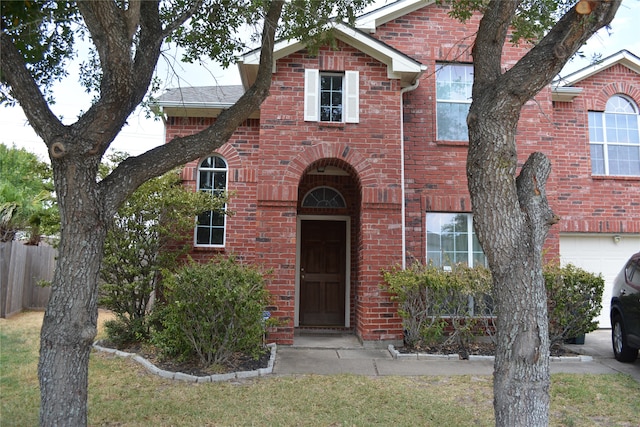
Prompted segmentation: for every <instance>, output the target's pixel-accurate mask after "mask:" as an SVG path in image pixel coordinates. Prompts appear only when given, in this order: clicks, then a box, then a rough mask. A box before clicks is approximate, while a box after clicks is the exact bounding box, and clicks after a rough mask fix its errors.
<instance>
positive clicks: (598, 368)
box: [273, 329, 640, 382]
mask: <svg viewBox="0 0 640 427" xmlns="http://www.w3.org/2000/svg"><path fill="white" fill-rule="evenodd" d="M568 347H569V348H570V349H572V350H573V351H575V352H576V353H578V354H581V355H585V356H590V357H582V358H563V360H555V359H553V360H552V361H551V373H552V374H553V373H560V372H564V373H574V374H581V373H583V374H588V373H590V374H612V373H617V372H620V373H625V374H629V375H631V376H632V377H633V378H635V379H636V380H637V381H639V382H640V360H637V361H636V362H635V363H632V364H628V363H620V362H618V361H616V360H615V359H614V357H613V351H612V350H611V330H610V329H601V330H597V331H595V332H592V333H590V334H588V335H587V336H586V339H585V344H584V345H568ZM273 373H274V374H276V375H295V374H318V375H330V374H345V373H350V374H358V375H369V376H382V375H408V376H419V375H492V374H493V360H492V358H479V359H478V360H455V359H441V358H438V359H431V358H429V359H417V358H412V359H405V358H399V359H394V358H393V356H392V355H391V353H390V352H389V350H387V349H370V348H364V347H363V346H362V345H361V344H360V342H359V341H358V339H357V338H356V337H355V336H353V335H327V336H318V335H316V336H296V337H295V339H294V345H293V346H282V345H280V346H278V350H277V355H276V361H275V365H274V368H273Z"/></svg>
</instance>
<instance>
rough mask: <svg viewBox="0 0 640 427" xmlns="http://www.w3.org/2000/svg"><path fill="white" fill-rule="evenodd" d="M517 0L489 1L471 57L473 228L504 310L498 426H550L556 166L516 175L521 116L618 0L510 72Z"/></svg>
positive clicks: (545, 164) (551, 35)
mask: <svg viewBox="0 0 640 427" xmlns="http://www.w3.org/2000/svg"><path fill="white" fill-rule="evenodd" d="M520 3H521V2H520V1H515V0H514V1H510V2H504V1H500V0H491V1H490V2H489V3H488V4H487V5H486V7H485V9H484V14H483V17H482V19H481V21H480V26H479V28H478V33H477V37H476V40H475V43H474V47H473V52H472V54H473V59H474V82H473V91H472V92H473V94H472V96H473V102H472V104H471V107H470V109H469V115H468V117H467V123H468V126H469V154H468V157H467V178H468V185H469V192H470V194H471V203H472V206H473V214H474V226H475V229H476V233H477V235H478V239H479V240H480V243H481V245H482V249H483V250H484V252H485V254H486V256H487V260H488V262H489V268H490V269H491V272H492V274H493V294H494V301H495V309H496V311H497V313H498V322H497V328H498V331H497V349H496V358H495V365H494V412H495V418H496V425H497V426H508V427H514V426H515V427H517V426H528V427H529V426H547V425H548V423H549V383H550V376H549V333H548V317H547V303H546V289H545V283H544V277H543V275H542V247H543V245H544V241H545V238H546V236H547V232H548V231H549V228H550V227H551V226H552V225H553V224H555V223H556V222H558V220H559V218H558V217H557V216H556V215H554V214H553V212H552V211H551V209H550V207H549V204H548V201H547V197H546V190H545V185H546V182H547V178H548V177H549V173H550V171H551V164H550V162H549V160H548V159H547V158H546V157H545V156H544V155H543V154H541V153H533V154H531V155H530V156H529V159H528V160H527V161H526V162H525V164H524V165H523V166H522V169H521V171H520V174H519V176H518V177H517V178H516V173H517V166H518V155H517V147H516V129H517V125H518V120H519V118H520V110H521V108H522V106H523V105H524V103H525V102H527V101H528V100H529V99H531V98H533V97H534V96H535V95H536V94H537V93H538V92H539V91H540V90H542V89H543V88H544V87H545V86H546V85H548V84H549V83H550V82H551V80H552V79H553V77H554V76H556V75H557V73H559V72H560V70H561V69H562V67H563V66H564V64H566V62H567V61H568V59H569V58H570V57H571V56H572V55H573V54H574V53H575V52H576V51H577V50H578V49H579V48H580V46H582V44H583V43H584V42H585V41H586V40H587V39H588V38H589V37H590V36H591V35H592V34H593V33H594V32H595V31H597V30H598V29H599V28H601V27H602V26H604V25H607V24H609V23H610V22H611V20H612V19H613V16H614V15H615V12H616V10H617V8H618V6H619V5H620V0H614V1H608V2H598V3H595V2H594V3H593V6H594V8H593V9H591V8H590V10H589V15H590V16H584V15H581V14H580V12H578V11H577V10H576V8H575V7H573V8H570V9H569V10H568V11H567V12H566V13H565V15H564V16H562V18H561V19H560V20H559V21H558V22H557V23H556V25H554V27H553V28H551V29H550V31H549V32H547V34H546V35H545V37H544V38H543V39H542V40H541V41H540V42H539V43H538V44H537V45H536V46H535V47H533V48H532V49H531V50H530V51H529V52H527V54H525V55H524V56H523V57H522V58H521V59H520V60H519V61H518V62H517V63H516V64H515V65H514V66H513V67H511V68H510V69H509V70H507V71H505V72H503V68H502V67H503V64H502V54H503V47H504V43H505V40H506V38H507V33H508V31H509V27H510V25H511V23H512V22H513V19H514V17H515V15H516V13H517V10H518V7H519V5H520ZM589 4H590V5H591V2H589Z"/></svg>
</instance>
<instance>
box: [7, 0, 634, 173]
mask: <svg viewBox="0 0 640 427" xmlns="http://www.w3.org/2000/svg"><path fill="white" fill-rule="evenodd" d="M381 1H383V0H381ZM636 25H640V0H623V2H622V5H621V6H620V8H619V9H618V12H617V14H616V17H615V18H614V20H613V22H612V24H611V28H610V29H606V28H604V29H602V30H600V31H599V32H598V33H596V34H595V35H594V36H593V37H592V38H591V39H589V41H588V42H587V44H586V45H585V46H584V47H583V49H582V52H583V53H584V54H585V57H586V58H585V59H574V60H572V61H570V62H569V63H568V64H567V66H566V67H565V69H564V70H563V72H562V73H561V75H567V74H569V73H571V72H573V71H576V70H579V69H581V68H583V67H586V66H588V65H589V58H591V57H592V55H593V54H600V55H602V58H606V57H607V56H610V55H612V54H614V53H617V52H619V51H620V50H622V49H626V50H628V51H630V52H631V53H633V54H635V55H636V56H640V31H639V30H638V27H636ZM166 57H167V58H171V57H175V52H167V55H166ZM76 65H77V64H76ZM77 68H78V67H77V66H75V67H70V69H69V72H70V75H69V76H68V77H67V78H66V79H65V80H63V81H62V82H60V83H59V84H58V85H56V87H55V89H54V94H55V98H56V104H55V105H53V106H52V107H51V109H52V111H53V112H54V114H56V115H57V116H58V117H62V120H63V123H65V124H71V123H73V122H75V118H76V117H78V115H79V114H80V113H81V112H82V111H86V110H87V109H88V108H89V106H90V102H91V96H90V95H89V94H87V93H85V92H84V89H83V88H82V87H81V86H80V84H79V83H78V81H79V78H78V74H77ZM171 68H176V69H177V73H176V74H178V75H179V76H181V77H180V80H178V78H177V77H176V76H175V75H170V74H169V73H168V72H167V71H166V70H169V69H171ZM158 70H161V71H159V77H160V78H161V79H163V80H164V81H165V82H166V87H175V86H178V85H181V86H211V85H234V84H240V76H239V74H238V71H237V68H236V67H235V66H233V65H232V66H231V67H230V68H229V69H227V70H224V69H222V68H221V67H220V66H217V65H215V64H213V65H209V66H207V67H204V66H201V65H194V64H189V65H183V64H180V63H177V62H175V61H173V60H171V59H166V60H165V59H161V61H160V63H159V66H158ZM0 143H4V144H5V145H8V146H11V145H13V144H15V146H16V147H18V148H25V149H26V150H27V151H30V152H32V153H35V154H36V155H37V156H38V157H39V158H40V159H41V160H43V161H46V162H49V157H48V155H47V150H46V146H45V145H44V142H42V140H41V139H40V138H39V137H38V136H37V135H36V133H35V132H34V131H33V129H31V127H30V126H29V124H28V122H27V120H26V117H25V115H24V113H23V112H22V109H21V108H20V107H19V106H16V107H4V106H0ZM162 143H164V128H163V124H162V122H161V121H160V120H153V119H148V118H146V117H145V114H144V112H142V111H138V110H137V111H135V112H134V113H133V114H132V115H131V116H130V117H129V120H128V122H127V125H125V127H124V128H123V129H122V131H121V132H120V134H119V135H118V137H117V138H116V140H115V141H114V142H113V143H112V145H111V149H114V150H118V151H125V152H127V153H129V154H131V155H139V154H142V153H143V152H145V151H147V150H150V149H151V148H153V147H155V146H157V145H160V144H162Z"/></svg>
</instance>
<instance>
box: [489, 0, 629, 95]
mask: <svg viewBox="0 0 640 427" xmlns="http://www.w3.org/2000/svg"><path fill="white" fill-rule="evenodd" d="M620 4H621V0H608V1H599V2H593V3H592V7H593V9H592V10H591V13H590V14H589V15H582V14H580V13H578V12H577V11H576V7H575V6H574V7H573V8H572V9H571V10H569V11H568V12H567V13H566V14H564V16H563V17H562V18H561V19H560V20H559V21H558V22H557V23H556V24H555V25H554V26H553V28H551V30H550V31H549V32H548V33H547V34H546V35H545V37H544V38H543V39H542V40H541V41H540V42H539V43H538V44H537V45H536V46H535V47H533V49H531V50H530V51H529V52H527V54H526V55H525V56H523V57H522V58H521V59H520V61H518V63H517V64H516V65H514V66H513V67H512V68H511V69H510V70H508V71H507V72H506V73H505V75H504V78H502V79H501V80H502V81H501V83H500V84H503V83H504V84H507V82H511V87H510V88H509V91H510V92H511V93H513V94H514V95H516V96H517V98H518V99H519V100H520V102H521V104H524V103H525V102H527V101H528V100H529V99H531V98H532V97H533V96H535V95H536V94H537V93H538V92H540V90H542V89H543V88H544V87H545V86H546V85H547V84H548V82H549V81H551V80H552V79H553V77H555V76H556V75H558V73H559V72H560V71H561V70H562V68H563V67H564V66H565V64H566V62H567V59H568V58H570V57H571V56H573V55H574V54H575V53H576V52H577V51H578V50H579V49H580V48H581V47H582V46H583V45H584V44H585V43H586V41H587V40H588V39H589V38H590V37H591V36H592V35H593V34H595V32H596V31H598V30H599V29H600V28H602V27H604V26H606V25H609V24H610V23H611V21H612V20H613V17H614V16H615V14H616V11H617V10H618V8H619V6H620ZM524 81H526V82H528V83H527V84H523V83H522V82H524Z"/></svg>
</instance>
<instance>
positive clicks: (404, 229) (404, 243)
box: [400, 79, 420, 270]
mask: <svg viewBox="0 0 640 427" xmlns="http://www.w3.org/2000/svg"><path fill="white" fill-rule="evenodd" d="M419 85H420V80H418V79H416V82H415V83H414V84H412V85H411V86H407V87H403V88H402V89H401V90H400V186H401V194H402V197H401V199H402V205H401V208H400V211H401V213H402V269H403V270H404V269H405V268H407V224H406V219H405V210H406V208H405V205H406V200H405V191H404V104H403V102H402V97H403V95H404V94H405V93H407V92H411V91H412V90H415V89H417V88H418V86H419Z"/></svg>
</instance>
